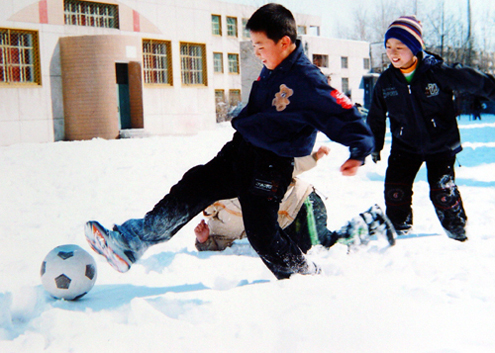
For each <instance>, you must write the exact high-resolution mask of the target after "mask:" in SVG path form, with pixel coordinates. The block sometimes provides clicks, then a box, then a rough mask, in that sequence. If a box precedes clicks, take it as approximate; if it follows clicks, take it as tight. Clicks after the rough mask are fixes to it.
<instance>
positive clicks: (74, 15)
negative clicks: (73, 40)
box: [64, 0, 119, 28]
mask: <svg viewBox="0 0 495 353" xmlns="http://www.w3.org/2000/svg"><path fill="white" fill-rule="evenodd" d="M64 15H65V24H66V25H76V26H89V27H103V28H119V7H118V6H117V5H111V4H100V3H97V2H89V1H79V0H64Z"/></svg>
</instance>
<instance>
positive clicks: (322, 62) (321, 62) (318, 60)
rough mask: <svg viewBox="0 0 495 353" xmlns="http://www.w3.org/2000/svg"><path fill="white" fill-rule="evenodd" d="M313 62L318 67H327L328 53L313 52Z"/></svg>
mask: <svg viewBox="0 0 495 353" xmlns="http://www.w3.org/2000/svg"><path fill="white" fill-rule="evenodd" d="M313 64H315V65H316V66H318V67H328V55H322V54H313Z"/></svg>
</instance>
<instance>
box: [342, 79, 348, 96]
mask: <svg viewBox="0 0 495 353" xmlns="http://www.w3.org/2000/svg"><path fill="white" fill-rule="evenodd" d="M342 93H344V94H345V95H348V94H349V78H347V77H342Z"/></svg>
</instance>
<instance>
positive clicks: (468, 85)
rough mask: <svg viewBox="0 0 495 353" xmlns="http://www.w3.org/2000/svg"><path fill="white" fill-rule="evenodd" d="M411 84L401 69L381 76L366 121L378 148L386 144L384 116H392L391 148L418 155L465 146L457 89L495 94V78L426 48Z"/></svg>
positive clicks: (389, 69)
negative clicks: (447, 61)
mask: <svg viewBox="0 0 495 353" xmlns="http://www.w3.org/2000/svg"><path fill="white" fill-rule="evenodd" d="M418 59H419V60H420V61H419V63H418V67H417V68H416V72H415V73H414V76H413V79H412V81H411V83H410V84H408V83H407V81H406V79H405V77H404V75H403V74H402V72H401V71H400V70H399V69H396V68H394V67H393V66H392V65H390V66H389V68H388V69H387V70H385V71H384V72H383V73H382V74H381V75H380V77H379V79H378V81H377V83H376V85H375V88H374V90H373V98H372V103H371V107H370V110H369V113H368V118H367V122H368V124H369V125H370V127H371V130H372V131H373V135H374V137H375V151H376V152H379V151H381V150H382V149H383V144H384V138H385V119H386V117H387V114H388V117H389V119H390V131H391V133H392V149H398V150H402V151H406V152H411V153H415V154H419V155H422V156H424V155H428V154H430V155H431V154H438V153H448V154H451V155H454V154H455V153H457V152H460V151H461V149H462V148H461V142H460V136H459V129H458V127H457V120H456V110H455V106H454V100H453V96H454V91H459V92H465V93H470V94H474V95H477V96H482V97H485V98H488V99H491V100H494V99H495V80H494V78H493V77H492V76H490V75H485V74H483V73H481V72H479V71H477V70H474V69H471V68H467V67H462V66H461V65H459V64H457V65H454V66H448V65H446V64H444V62H443V60H442V58H440V57H439V56H436V55H433V54H429V53H424V54H420V55H419V56H418Z"/></svg>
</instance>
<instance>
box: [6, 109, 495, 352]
mask: <svg viewBox="0 0 495 353" xmlns="http://www.w3.org/2000/svg"><path fill="white" fill-rule="evenodd" d="M459 123H460V127H461V134H462V136H463V142H464V148H465V150H464V151H463V152H462V153H461V154H460V155H459V162H460V164H461V165H462V167H459V166H457V168H456V172H457V181H458V185H459V187H460V191H461V193H462V195H463V199H464V204H465V208H466V210H467V213H468V216H469V226H468V233H469V237H470V240H469V241H468V242H466V243H459V242H456V241H454V240H451V239H449V238H447V236H446V235H444V234H443V233H442V229H441V227H440V224H439V222H438V220H437V219H436V216H435V214H434V210H433V207H432V206H431V203H430V201H429V196H428V185H427V183H426V181H425V172H424V170H422V171H421V172H420V173H419V175H418V179H417V181H416V183H415V186H414V192H415V194H414V211H415V213H414V215H415V229H416V231H417V232H421V233H442V235H441V236H432V237H424V238H420V239H405V240H400V241H397V244H396V246H395V247H392V248H389V247H387V246H386V244H384V243H383V242H380V241H375V242H372V244H371V245H370V246H369V247H368V248H364V249H362V250H360V251H359V252H356V253H352V254H347V249H346V247H345V246H343V245H341V244H337V245H335V246H334V247H333V248H331V249H330V250H325V249H322V248H316V249H314V250H312V253H311V258H312V259H314V261H315V262H317V263H318V264H320V265H321V267H322V268H323V272H324V273H323V274H322V275H320V276H293V278H291V279H290V280H284V281H277V280H276V279H275V278H274V276H273V275H272V274H271V273H270V272H269V271H268V269H267V268H266V267H265V266H264V265H263V264H262V262H261V261H260V260H259V258H257V256H256V254H255V253H254V252H253V250H252V249H250V247H249V245H248V244H247V243H246V242H241V243H239V244H235V246H234V247H233V248H231V249H228V250H226V251H224V252H221V253H213V252H206V253H198V252H197V251H196V249H195V247H194V234H193V228H194V226H195V225H196V224H197V223H198V222H199V220H200V219H201V218H200V216H198V217H197V219H194V220H193V221H192V222H191V223H189V224H188V225H187V226H186V227H184V228H183V229H182V230H181V231H180V232H179V233H178V234H177V235H176V236H175V237H174V238H173V239H172V240H171V241H169V242H168V243H163V244H159V245H157V246H155V247H153V248H151V249H150V250H149V251H148V252H147V253H146V254H145V255H144V258H143V259H142V261H140V262H139V263H137V264H135V265H134V266H133V267H132V269H131V270H130V272H128V273H126V274H120V273H117V272H115V271H114V270H113V269H112V268H111V267H110V266H109V265H108V264H107V263H106V262H105V260H104V259H103V258H102V257H100V256H97V255H96V254H94V253H93V252H92V251H91V250H90V248H89V246H88V245H87V244H86V241H85V239H84V235H83V225H84V223H85V222H86V221H87V220H90V219H98V220H99V221H100V222H102V223H103V224H104V225H106V226H111V225H112V224H113V223H121V222H123V221H125V220H126V219H128V218H131V217H142V216H143V215H144V213H145V212H147V211H148V210H150V209H151V208H152V207H153V205H154V204H155V203H156V202H157V201H159V200H160V199H161V197H162V196H163V195H164V194H165V193H166V192H167V191H168V189H169V188H170V187H171V186H172V185H173V184H174V183H175V182H176V181H178V180H179V178H180V177H181V176H182V174H183V173H184V172H185V171H187V170H188V169H189V168H190V167H192V166H194V165H196V164H199V163H205V162H207V161H208V160H209V159H210V158H212V157H213V156H214V155H215V154H216V152H217V151H218V150H219V149H220V147H221V146H223V144H224V143H225V142H226V141H228V140H230V138H231V136H232V133H233V131H232V129H231V127H230V125H229V124H220V125H218V126H217V127H216V128H215V130H213V131H208V132H203V133H201V134H199V135H194V136H187V137H184V136H182V137H152V138H146V139H132V140H115V141H105V140H101V139H95V140H92V141H86V142H57V143H48V144H19V145H14V146H10V147H1V148H0V223H1V224H2V226H1V231H0V239H1V246H0V352H3V353H5V352H41V351H47V352H352V353H355V352H366V353H368V352H415V353H417V352H436V353H440V352H442V353H447V352H449V353H451V352H452V353H453V352H466V353H467V352H469V353H471V352H478V353H483V352H495V335H494V332H495V217H493V215H494V214H495V201H494V200H495V188H494V186H495V117H494V116H484V118H483V120H482V121H481V122H480V121H476V122H473V121H469V119H468V117H466V116H463V117H462V119H461V120H460V122H459ZM389 143H390V141H389V140H388V142H387V145H386V146H385V151H388V149H389ZM321 144H326V145H328V146H330V148H331V149H332V151H331V153H330V155H329V156H328V157H326V158H325V159H323V160H321V162H320V164H319V166H318V167H317V168H316V169H314V170H311V171H309V172H307V173H305V174H304V175H302V176H301V177H302V178H304V179H305V180H308V181H310V182H311V183H313V184H314V185H315V186H316V187H317V189H318V190H319V191H320V193H321V194H323V195H325V196H326V197H327V199H326V205H327V208H328V210H329V227H330V228H337V227H340V226H341V225H343V224H344V223H345V222H346V221H347V220H348V219H350V218H351V217H353V216H354V215H356V214H357V213H358V212H361V211H363V210H365V209H367V208H368V207H369V206H371V205H372V204H373V203H379V204H380V205H383V193H382V190H383V177H384V173H385V169H386V159H387V153H388V152H386V153H383V154H382V161H381V162H380V163H379V164H376V165H375V164H373V163H372V162H371V161H370V160H369V161H368V163H367V164H366V165H365V166H364V167H362V168H361V170H360V172H359V174H358V175H357V176H355V177H350V178H349V177H343V176H341V175H340V173H339V172H338V168H339V166H340V165H341V163H342V162H343V161H344V160H345V159H346V158H347V155H348V152H347V149H346V148H344V147H342V146H340V145H337V144H335V143H332V142H330V141H329V140H328V139H327V138H326V137H325V136H319V138H318V143H317V147H318V146H319V145H321ZM62 244H78V245H80V246H81V247H83V248H84V249H86V250H88V251H89V252H90V253H91V254H92V255H94V257H95V260H96V262H97V265H98V279H97V281H96V285H95V287H94V288H93V290H92V291H91V292H90V293H89V294H88V295H86V296H85V297H83V298H82V300H79V301H76V302H68V301H59V300H54V299H52V298H50V297H49V296H48V295H47V294H46V292H45V291H44V290H43V287H42V286H41V281H40V276H39V273H40V266H41V262H42V260H43V258H44V257H45V255H46V254H47V253H48V252H49V251H50V250H51V249H52V248H54V247H55V246H58V245H62Z"/></svg>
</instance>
